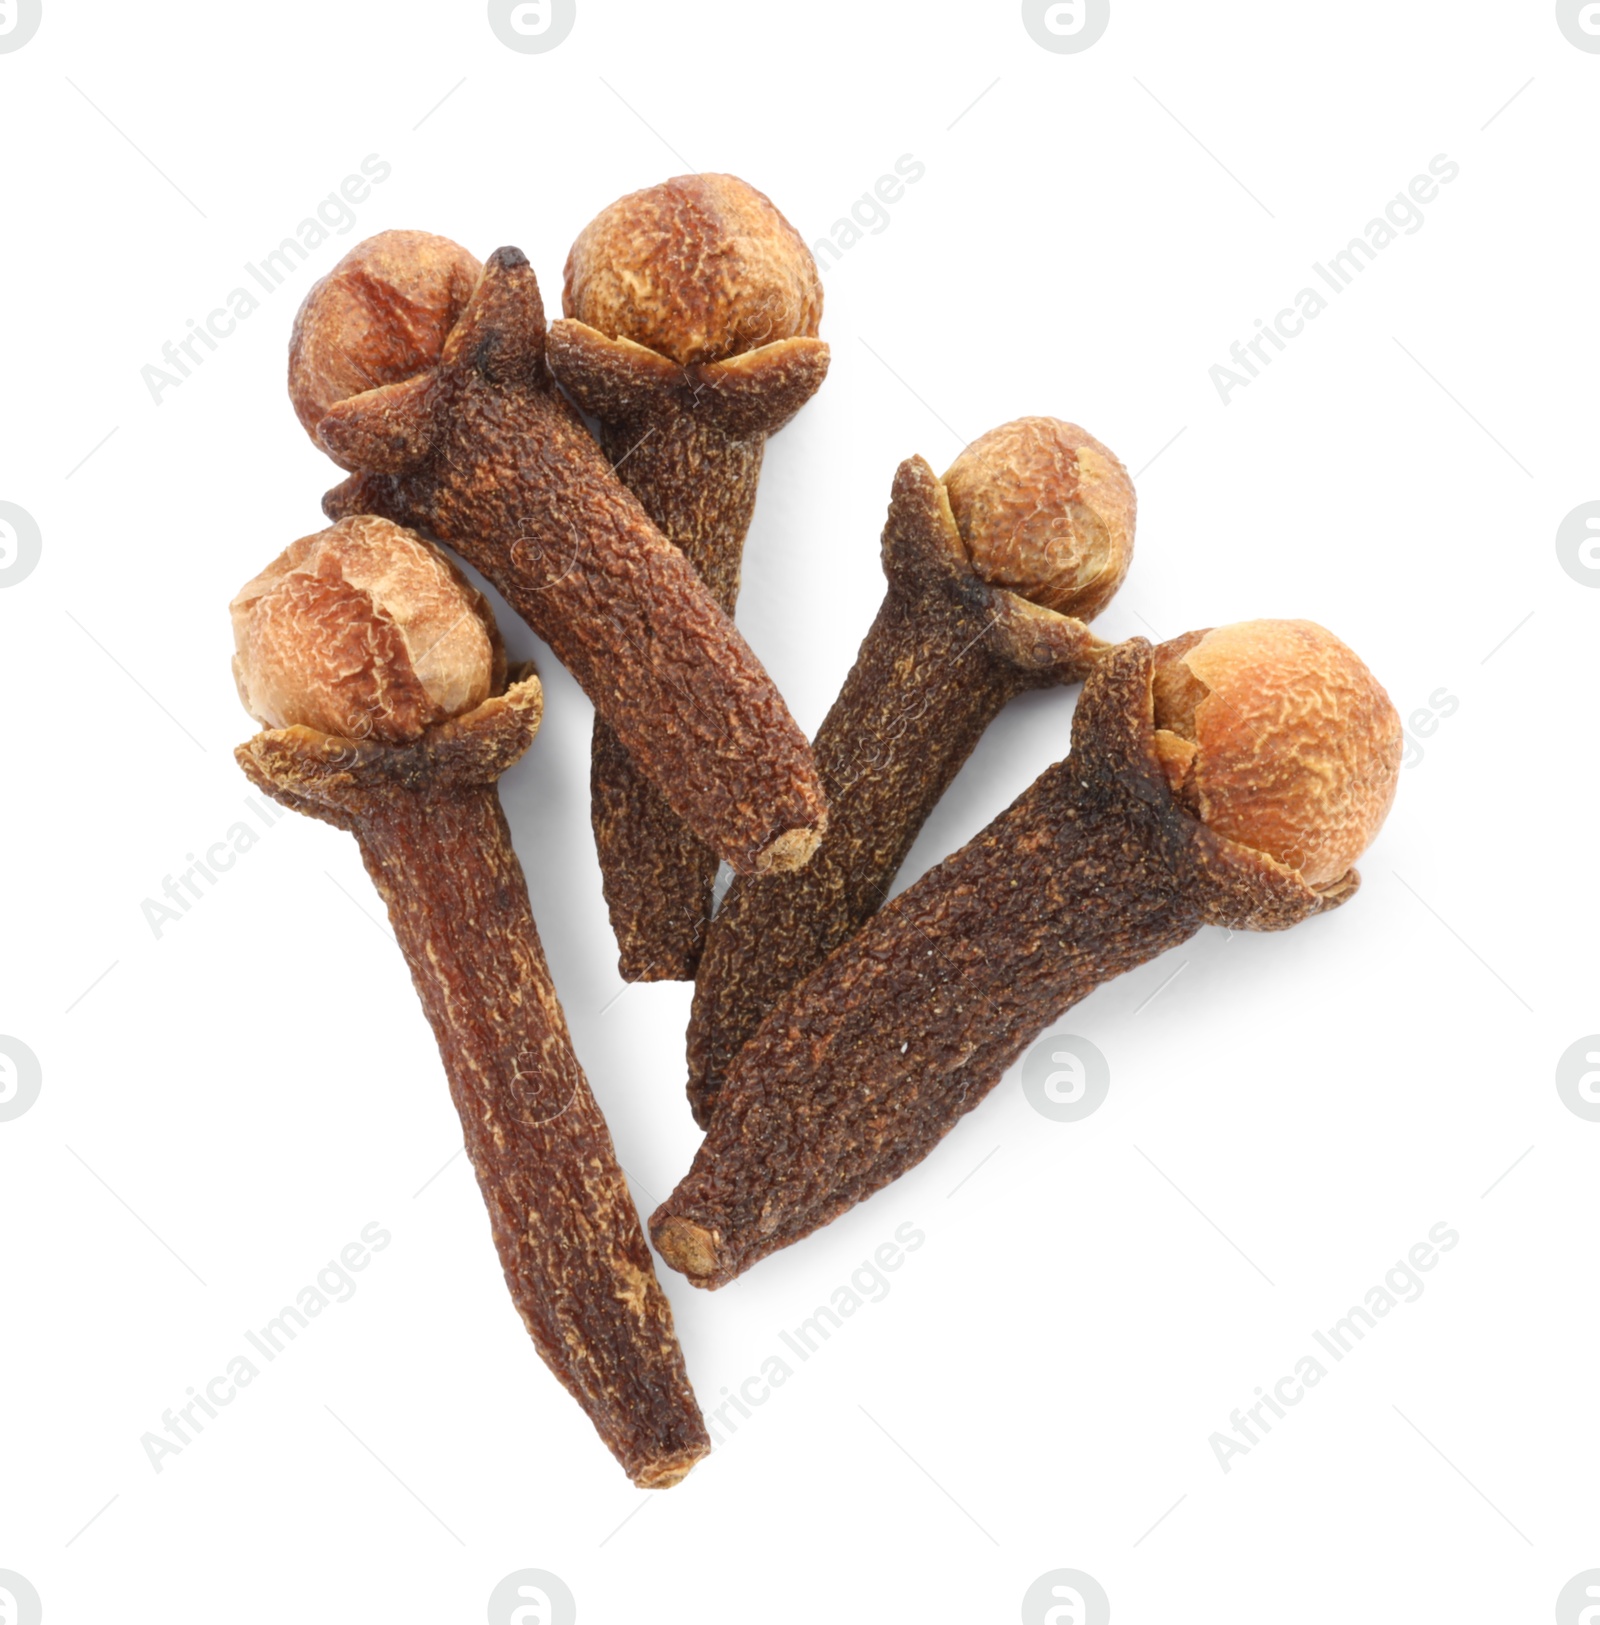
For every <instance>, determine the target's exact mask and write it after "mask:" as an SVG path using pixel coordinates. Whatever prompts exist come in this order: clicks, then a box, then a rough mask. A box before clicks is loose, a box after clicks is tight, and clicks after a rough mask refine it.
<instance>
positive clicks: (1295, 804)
mask: <svg viewBox="0 0 1600 1625" xmlns="http://www.w3.org/2000/svg"><path fill="white" fill-rule="evenodd" d="M1154 702H1155V728H1156V733H1155V746H1156V754H1157V756H1158V757H1159V758H1160V761H1161V765H1162V767H1163V768H1164V769H1165V771H1166V775H1167V782H1168V784H1169V785H1170V786H1171V788H1172V793H1173V796H1174V797H1175V799H1176V800H1177V801H1178V803H1179V805H1180V806H1182V807H1183V808H1184V810H1185V811H1186V812H1188V813H1190V814H1191V815H1192V816H1193V817H1195V818H1198V819H1199V820H1200V821H1201V822H1202V823H1204V824H1205V825H1207V826H1208V827H1209V828H1210V829H1212V830H1214V831H1216V833H1217V834H1219V835H1223V836H1226V837H1227V838H1228V839H1229V840H1232V841H1237V842H1239V843H1240V844H1241V845H1244V846H1248V847H1252V848H1254V849H1255V850H1256V851H1258V852H1264V853H1266V854H1267V856H1269V857H1271V858H1275V859H1276V860H1277V861H1278V862H1279V863H1282V864H1285V865H1287V866H1288V867H1289V868H1291V869H1294V870H1297V871H1298V872H1299V874H1300V876H1301V878H1302V879H1303V880H1304V881H1305V882H1306V884H1307V885H1308V886H1310V887H1312V888H1313V889H1321V888H1324V887H1327V886H1329V885H1331V884H1332V883H1333V882H1335V881H1337V880H1339V879H1341V878H1342V877H1343V876H1344V875H1345V874H1346V873H1347V872H1348V870H1349V868H1350V866H1351V865H1352V864H1353V863H1354V862H1355V861H1356V859H1357V858H1359V857H1360V856H1361V854H1362V853H1363V852H1364V851H1366V849H1367V847H1368V846H1370V845H1371V844H1372V841H1373V839H1374V837H1375V836H1376V835H1377V833H1378V830H1379V829H1380V828H1381V827H1382V825H1383V821H1384V819H1385V818H1386V817H1387V816H1388V813H1389V808H1390V806H1391V805H1392V804H1393V802H1394V794H1395V787H1396V785H1397V783H1398V781H1399V776H1400V756H1401V751H1402V748H1403V744H1402V739H1401V729H1400V717H1399V713H1398V712H1396V710H1395V708H1394V706H1393V704H1392V703H1391V701H1390V699H1389V696H1388V695H1387V694H1386V693H1385V692H1384V690H1383V688H1382V686H1381V685H1380V684H1379V682H1378V680H1377V678H1375V677H1374V676H1373V675H1372V673H1371V672H1370V671H1368V670H1367V668H1366V666H1365V665H1363V664H1362V662H1361V660H1360V659H1359V658H1358V656H1357V655H1356V654H1355V653H1354V652H1353V651H1352V650H1350V649H1349V648H1347V647H1346V646H1345V645H1344V644H1343V643H1341V642H1340V641H1339V640H1338V638H1336V637H1335V636H1334V635H1333V634H1332V633H1331V632H1329V631H1326V630H1325V629H1324V628H1322V627H1320V626H1318V625H1317V624H1316V623H1315V622H1313V621H1240V622H1238V623H1237V624H1235V625H1233V626H1222V627H1217V628H1214V629H1213V630H1211V631H1206V632H1191V633H1188V634H1187V635H1186V636H1184V637H1181V638H1176V639H1174V640H1173V641H1172V642H1171V643H1166V644H1163V645H1161V647H1160V648H1159V649H1158V650H1157V651H1156V675H1155V684H1154Z"/></svg>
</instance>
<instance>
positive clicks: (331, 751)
mask: <svg viewBox="0 0 1600 1625" xmlns="http://www.w3.org/2000/svg"><path fill="white" fill-rule="evenodd" d="M233 616H234V626H235V636H236V641H237V645H238V656H237V658H236V660H235V674H236V677H237V679H238V683H239V689H240V695H241V697H242V698H243V699H244V701H245V704H246V707H247V709H249V710H250V711H251V712H252V714H254V715H255V716H256V717H257V719H258V720H260V721H263V722H265V723H267V724H268V731H266V732H264V733H261V734H258V735H257V736H256V737H255V738H254V739H252V740H251V741H250V742H249V743H248V744H245V745H242V746H241V747H240V748H239V750H238V752H237V753H236V754H237V757H238V760H239V764H240V766H241V767H242V768H243V769H244V771H245V773H246V774H247V775H248V776H249V777H250V779H251V781H252V782H253V783H254V784H256V785H257V786H258V787H259V788H260V789H262V790H263V791H265V793H266V794H267V795H269V796H271V797H272V798H273V799H274V800H275V801H278V802H281V803H282V804H283V805H284V806H286V807H291V808H293V809H294V810H295V811H297V812H301V813H304V814H306V815H307V816H308V817H311V818H318V819H321V820H322V821H323V822H325V823H329V824H332V825H334V826H335V827H336V828H338V829H343V830H347V831H349V832H350V833H351V834H352V835H354V836H355V838H356V840H357V842H358V843H359V845H360V848H361V857H362V861H363V862H364V863H365V864H366V867H367V872H368V874H370V875H371V877H372V881H373V884H374V885H375V886H376V887H377V888H378V892H379V894H380V895H381V896H382V898H383V900H384V903H385V905H386V907H387V908H388V911H389V919H390V922H391V923H392V925H393V926H394V932H395V936H396V938H397V939H398V940H399V943H400V948H401V951H402V952H403V953H404V954H405V957H406V962H407V964H408V965H409V966H410V968H411V977H412V981H413V982H414V983H415V985H416V989H417V993H418V996H419V997H420V998H421V1000H422V1006H423V1009H424V1011H425V1012H426V1013H427V1017H428V1020H429V1022H430V1023H431V1024H432V1026H433V1030H434V1035H435V1037H436V1038H437V1040H438V1043H439V1053H440V1057H441V1058H442V1060H443V1062H444V1068H445V1073H446V1076H447V1077H448V1079H449V1083H450V1093H451V1097H452V1098H453V1100H454V1101H455V1105H456V1110H457V1111H458V1112H459V1113H460V1116H461V1124H462V1129H463V1131H464V1133H465V1136H466V1147H467V1153H468V1155H469V1157H470V1158H471V1161H472V1166H473V1170H474V1172H475V1173H476V1174H477V1178H478V1184H479V1188H480V1189H481V1190H482V1192H483V1197H484V1201H485V1203H486V1205H487V1206H488V1209H489V1221H490V1227H491V1229H492V1231H493V1234H494V1240H495V1246H496V1248H497V1249H498V1251H499V1255H500V1262H501V1265H502V1267H503V1268H504V1270H505V1276H506V1284H507V1285H508V1286H509V1287H510V1289H511V1297H512V1301H513V1302H514V1303H515V1304H516V1307H517V1311H518V1313H519V1314H520V1315H521V1317H522V1321H523V1324H524V1326H526V1328H527V1330H528V1334H529V1336H531V1337H532V1339H533V1341H534V1345H535V1347H536V1348H537V1349H538V1351H539V1355H540V1358H541V1359H543V1361H544V1362H545V1364H546V1365H547V1366H549V1368H550V1369H551V1371H553V1372H554V1373H555V1375H556V1377H557V1378H558V1379H559V1380H560V1381H561V1383H562V1385H563V1386H564V1387H565V1388H566V1389H567V1391H568V1392H569V1393H571V1394H572V1396H573V1397H574V1398H575V1399H576V1400H577V1401H578V1403H579V1404H580V1405H582V1406H583V1408H584V1410H585V1411H586V1412H587V1414H588V1416H589V1418H590V1420H591V1421H592V1422H593V1423H594V1426H595V1428H596V1430H597V1431H598V1432H599V1434H600V1436H601V1438H602V1439H603V1440H604V1441H605V1443H606V1445H607V1446H608V1447H609V1448H610V1450H611V1451H612V1453H613V1454H614V1455H615V1456H616V1458H617V1460H618V1461H619V1462H620V1463H621V1464H622V1466H623V1468H624V1470H625V1471H626V1472H627V1474H628V1476H629V1477H630V1478H631V1479H632V1480H633V1481H634V1483H636V1484H638V1485H639V1486H640V1487H641V1488H647V1489H648V1488H664V1487H665V1486H667V1485H670V1484H675V1483H676V1482H677V1481H678V1480H679V1479H681V1478H682V1477H683V1476H684V1475H685V1474H686V1473H687V1472H688V1471H689V1470H690V1468H691V1467H693V1466H694V1464H695V1462H696V1461H698V1460H699V1459H700V1457H701V1456H703V1455H705V1454H706V1452H707V1451H708V1450H709V1449H710V1441H709V1438H708V1437H707V1434H706V1429H705V1425H704V1422H703V1421H702V1419H701V1416H700V1411H699V1408H698V1406H697V1405H696V1404H695V1399H694V1394H693V1392H692V1391H691V1389H690V1387H689V1381H688V1377H687V1375H686V1374H685V1371H684V1365H683V1355H682V1352H681V1350H680V1349H679V1347H678V1342H677V1338H676V1336H675V1335H674V1332H673V1325H672V1310H671V1306H670V1305H669V1304H668V1302H667V1300H666V1296H665V1295H664V1294H663V1292H662V1291H661V1287H660V1284H659V1283H658V1282H657V1280H656V1278H655V1273H654V1270H653V1267H652V1264H651V1259H650V1252H649V1249H648V1247H647V1246H646V1244H645V1239H644V1235H643V1232H642V1230H641V1228H640V1224H639V1216H638V1213H637V1211H636V1210H635V1208H634V1205H633V1200H632V1197H631V1196H630V1194H629V1191H628V1187H627V1182H626V1180H625V1178H624V1176H623V1173H622V1169H621V1168H620V1167H619V1166H618V1163H617V1158H616V1152H615V1150H614V1149H613V1146H612V1142H611V1135H610V1133H609V1131H608V1130H607V1128H606V1124H605V1120H604V1119H603V1118H602V1116H601V1114H600V1108H599V1107H598V1105H597V1104H596V1103H595V1099H594V1096H593V1095H592V1094H591V1093H590V1090H589V1085H588V1082H587V1080H586V1079H585V1077H584V1075H583V1069H582V1068H581V1067H580V1066H579V1064H578V1060H577V1057H576V1056H575V1055H574V1053H573V1050H572V1041H571V1038H570V1036H569V1034H568V1032H567V1024H566V1019H565V1017H564V1016H563V1014H562V1011H561V1006H560V1003H559V1002H558V1000H557V998H556V991H555V987H554V985H553V984H552V982H551V979H550V972H549V970H548V968H547V966H546V964H545V958H544V950H543V948H542V947H541V945H540V942H539V933H538V930H537V928H536V927H535V925H534V921H533V915H532V911H531V910H530V908H529V905H528V891H527V884H526V882H525V881H524V879H523V874H522V868H521V866H520V864H519V863H518V862H517V857H516V853H515V852H514V851H513V850H512V845H511V836H510V832H509V830H508V829H507V827H506V821H505V817H504V815H503V814H502V812H501V810H500V800H499V796H498V793H497V791H496V788H495V781H496V779H497V778H498V777H499V776H500V774H501V773H503V772H504V771H505V770H506V769H507V768H508V767H510V766H511V764H512V763H513V762H515V761H516V760H517V759H518V758H519V757H520V756H521V755H522V754H523V752H524V751H525V750H526V749H527V748H528V745H529V744H530V742H531V741H532V739H533V736H534V734H535V732H536V731H537V729H538V726H539V717H540V710H541V691H540V687H539V680H538V678H537V677H535V676H533V675H532V672H531V669H530V670H529V671H528V672H527V673H526V674H523V675H520V676H519V679H518V680H517V681H515V682H514V683H513V684H512V686H511V687H510V688H509V689H507V688H505V675H506V673H505V660H504V655H503V653H502V652H501V649H500V645H499V639H498V636H497V634H496V633H495V630H494V624H493V620H492V618H491V617H490V615H489V612H488V606H487V604H485V602H484V601H483V599H482V597H481V596H480V595H479V594H478V593H476V592H474V591H473V590H472V588H470V587H469V586H468V585H467V583H466V582H465V580H463V579H462V578H461V576H460V574H459V572H457V571H456V570H455V568H454V566H453V565H451V564H450V562H449V561H448V560H447V559H446V558H445V557H444V555H443V554H442V553H440V552H439V551H438V550H437V549H436V548H434V547H432V546H431V544H429V543H427V542H424V541H423V540H422V539H421V538H420V537H418V536H416V535H414V534H412V533H410V532H408V531H404V530H401V529H399V528H398V527H397V526H395V525H392V524H390V523H388V522H387V521H386V520H383V519H377V518H372V517H358V518H351V519H346V520H343V521H341V522H340V523H339V524H337V525H335V526H333V528H332V529H330V530H327V531H324V532H322V533H321V534H320V535H317V536H313V537H306V538H304V539H303V540H301V541H299V542H296V543H295V544H294V545H293V546H292V547H291V548H290V549H289V550H288V551H287V552H286V553H285V554H284V555H283V556H282V557H281V558H279V559H278V560H277V561H276V562H275V563H274V564H273V565H272V566H270V567H269V569H268V570H267V571H265V572H264V573H263V574H262V575H260V576H258V577H257V578H256V579H255V580H254V581H252V582H251V583H250V584H249V585H248V586H247V587H245V588H244V590H243V591H242V592H241V593H240V594H239V596H238V597H237V598H236V599H235V600H234V604H233Z"/></svg>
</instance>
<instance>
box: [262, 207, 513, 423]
mask: <svg viewBox="0 0 1600 1625" xmlns="http://www.w3.org/2000/svg"><path fill="white" fill-rule="evenodd" d="M482 270H483V267H482V266H481V265H480V264H479V263H478V262H477V260H475V259H474V258H473V257H472V255H471V254H469V253H468V252H467V251H466V249H464V248H462V247H461V246H460V244H459V243H453V242H451V241H450V239H449V238H448V237H435V236H434V235H433V234H432V233H431V232H427V231H385V232H380V233H379V234H378V235H377V236H376V237H369V238H368V239H367V240H366V241H365V242H364V243H358V244H357V245H356V246H355V247H354V248H352V249H351V250H350V252H349V253H348V254H346V255H345V257H344V258H343V259H342V260H340V261H339V263H338V264H337V265H336V266H334V268H333V269H332V270H331V271H330V272H329V273H328V274H327V275H326V276H325V277H323V278H322V280H321V281H320V282H318V283H317V284H316V286H315V287H313V288H312V290H311V291H310V293H308V294H307V295H306V298H305V302H304V304H302V305H301V306H300V310H299V313H298V315H296V317H295V319H294V333H293V336H292V337H291V338H290V340H289V399H290V401H291V403H292V404H293V406H294V410H295V416H296V417H298V418H299V419H300V422H301V424H302V426H303V427H304V429H305V431H306V433H307V434H309V435H310V436H311V438H312V439H313V440H315V439H316V434H317V425H318V424H319V423H320V422H321V421H322V420H323V418H325V417H326V416H327V415H328V413H329V412H330V411H331V410H332V409H333V408H334V407H335V406H337V405H338V404H339V402H340V401H344V400H348V399H349V398H350V397H351V396H352V395H363V394H365V393H366V392H367V391H368V390H369V389H377V388H378V387H380V386H381V385H384V384H398V383H401V382H403V381H404V380H405V379H407V378H412V377H415V376H416V374H417V373H419V372H423V371H425V370H426V369H427V368H429V367H431V366H433V365H434V364H435V363H436V362H437V361H438V360H439V357H440V354H441V352H442V351H443V349H444V341H445V339H446V337H447V336H448V334H449V332H450V329H451V328H452V327H454V326H455V324H456V318H457V317H458V316H460V314H461V312H462V310H463V309H465V307H466V303H467V300H468V299H469V298H470V297H471V295H472V290H473V288H474V287H475V286H476V285H477V281H478V277H479V275H480V274H481V273H482Z"/></svg>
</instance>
